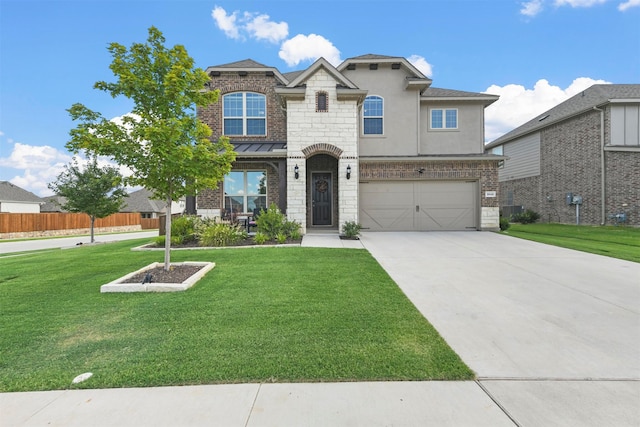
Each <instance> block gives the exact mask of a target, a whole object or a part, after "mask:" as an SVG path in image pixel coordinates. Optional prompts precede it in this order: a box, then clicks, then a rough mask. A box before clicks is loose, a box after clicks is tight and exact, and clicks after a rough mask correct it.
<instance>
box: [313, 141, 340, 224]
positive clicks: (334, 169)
mask: <svg viewBox="0 0 640 427" xmlns="http://www.w3.org/2000/svg"><path fill="white" fill-rule="evenodd" d="M306 171H307V176H306V181H307V197H306V200H307V228H308V229H316V230H318V229H336V230H337V228H338V208H339V206H338V159H337V158H336V157H333V156H332V155H330V154H325V153H321V154H316V155H312V156H311V157H309V158H307V161H306Z"/></svg>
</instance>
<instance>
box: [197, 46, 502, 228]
mask: <svg viewBox="0 0 640 427" xmlns="http://www.w3.org/2000/svg"><path fill="white" fill-rule="evenodd" d="M206 71H207V73H208V74H209V76H210V77H211V82H210V83H209V85H208V89H209V90H214V89H219V90H220V99H219V102H218V103H216V104H213V105H210V106H208V107H206V108H201V109H199V110H198V115H199V117H200V119H201V120H203V121H204V122H205V123H207V124H208V125H209V126H210V127H211V128H212V130H213V136H212V137H213V138H215V139H217V138H218V137H219V136H221V135H226V136H228V137H229V139H230V142H231V143H232V144H233V146H234V148H235V150H236V152H237V158H236V161H235V163H234V165H233V169H232V171H231V173H230V174H229V175H228V176H227V177H226V178H225V180H224V182H223V183H222V184H221V185H220V188H218V189H216V190H205V191H202V192H200V194H198V196H197V203H196V208H197V212H198V214H201V215H208V216H225V215H226V213H227V212H235V213H237V214H251V213H252V212H253V211H254V209H256V208H260V207H266V206H268V205H270V204H271V203H275V204H276V205H278V206H279V207H280V209H281V210H282V211H283V212H286V214H287V216H288V218H289V219H292V220H295V221H298V222H299V223H300V224H301V225H302V231H303V233H306V232H309V231H312V230H316V229H328V230H341V228H342V225H343V224H344V223H345V222H347V221H356V222H359V223H361V224H362V225H363V227H364V228H365V229H368V230H376V231H378V230H379V231H386V230H492V229H497V228H498V223H499V208H498V197H497V195H498V194H497V193H498V164H499V162H500V161H501V160H503V159H504V158H503V157H502V156H497V155H493V154H487V153H485V152H484V109H485V107H487V106H488V105H490V104H491V103H493V102H495V101H496V100H497V99H498V97H497V96H494V95H487V94H481V93H472V92H462V91H456V90H450V89H439V88H433V87H431V83H432V81H431V80H430V79H428V78H427V77H425V76H424V75H423V74H422V73H421V72H420V71H418V70H417V69H416V68H415V67H414V66H413V65H412V64H411V63H409V62H408V61H407V60H406V59H405V58H401V57H391V56H382V55H363V56H359V57H355V58H350V59H347V60H345V61H344V62H343V63H342V64H341V65H339V66H338V67H334V66H332V65H331V64H330V63H328V62H327V61H326V60H325V59H323V58H320V59H318V60H317V61H316V62H314V63H313V64H312V65H311V66H310V67H309V68H307V69H305V70H301V71H296V72H292V73H284V74H283V73H281V72H280V71H278V70H277V69H276V68H273V67H269V66H266V65H263V64H259V63H257V62H255V61H253V60H250V59H247V60H244V61H239V62H234V63H231V64H225V65H219V66H213V67H209V68H207V70H206Z"/></svg>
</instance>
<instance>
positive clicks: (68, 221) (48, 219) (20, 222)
mask: <svg viewBox="0 0 640 427" xmlns="http://www.w3.org/2000/svg"><path fill="white" fill-rule="evenodd" d="M143 221H144V223H145V225H147V226H149V228H151V225H152V224H153V221H155V228H158V225H157V224H158V219H157V218H156V219H150V220H143V219H142V218H140V214H139V213H116V214H113V215H109V216H108V217H106V218H96V222H95V224H94V227H95V228H103V227H126V226H135V225H142V224H143ZM89 227H91V221H90V219H89V215H87V214H80V213H60V212H53V213H0V233H28V232H31V231H50V230H74V229H81V228H89ZM142 228H143V229H145V228H144V226H143V227H142Z"/></svg>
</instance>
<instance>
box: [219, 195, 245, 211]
mask: <svg viewBox="0 0 640 427" xmlns="http://www.w3.org/2000/svg"><path fill="white" fill-rule="evenodd" d="M224 208H225V211H227V212H233V213H241V212H245V210H244V197H242V196H233V197H232V196H224Z"/></svg>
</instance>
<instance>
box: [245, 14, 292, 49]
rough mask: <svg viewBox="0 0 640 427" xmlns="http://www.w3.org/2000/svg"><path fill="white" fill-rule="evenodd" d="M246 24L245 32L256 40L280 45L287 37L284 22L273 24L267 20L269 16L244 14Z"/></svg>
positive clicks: (286, 26) (287, 25)
mask: <svg viewBox="0 0 640 427" xmlns="http://www.w3.org/2000/svg"><path fill="white" fill-rule="evenodd" d="M245 18H246V19H247V24H246V25H245V28H246V30H247V31H248V32H249V34H250V35H251V37H253V38H255V39H257V40H266V41H268V42H271V43H274V44H275V43H280V42H281V41H282V40H284V39H286V38H287V36H288V35H289V24H287V23H286V22H273V21H270V20H269V15H258V16H255V17H254V16H253V15H251V14H250V13H248V12H245Z"/></svg>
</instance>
